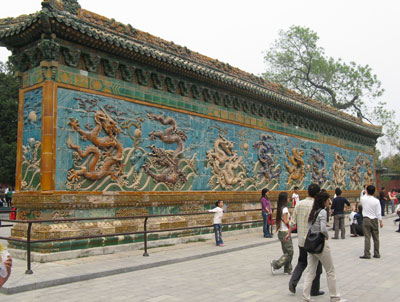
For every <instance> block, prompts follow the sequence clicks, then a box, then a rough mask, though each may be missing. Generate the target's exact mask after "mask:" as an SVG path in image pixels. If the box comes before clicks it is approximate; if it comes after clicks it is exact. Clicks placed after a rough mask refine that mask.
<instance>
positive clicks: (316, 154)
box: [310, 146, 328, 188]
mask: <svg viewBox="0 0 400 302" xmlns="http://www.w3.org/2000/svg"><path fill="white" fill-rule="evenodd" d="M312 151H313V152H312V153H311V156H310V163H311V167H310V169H311V181H312V182H313V183H317V184H319V185H320V186H321V187H322V188H323V187H324V184H325V183H326V182H327V179H328V176H327V171H326V160H325V154H324V153H323V152H322V151H321V150H320V149H319V148H316V147H314V146H313V147H312Z"/></svg>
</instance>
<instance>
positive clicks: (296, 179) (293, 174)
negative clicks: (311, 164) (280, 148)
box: [285, 148, 306, 187]
mask: <svg viewBox="0 0 400 302" xmlns="http://www.w3.org/2000/svg"><path fill="white" fill-rule="evenodd" d="M286 156H287V158H288V160H289V163H291V164H292V165H291V166H290V165H289V164H288V163H287V162H286V163H285V167H286V170H287V172H288V174H289V176H288V180H287V186H288V187H290V185H291V184H292V183H293V184H296V185H298V186H299V187H301V184H302V182H303V180H304V176H305V175H306V170H305V163H304V159H303V156H304V150H298V149H297V148H293V149H292V155H290V154H289V150H288V149H286Z"/></svg>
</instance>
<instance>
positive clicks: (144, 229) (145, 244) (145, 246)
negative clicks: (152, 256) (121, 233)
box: [143, 217, 149, 257]
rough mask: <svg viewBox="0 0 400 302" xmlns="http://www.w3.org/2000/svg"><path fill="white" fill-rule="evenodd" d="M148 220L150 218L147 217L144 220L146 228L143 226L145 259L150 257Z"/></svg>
mask: <svg viewBox="0 0 400 302" xmlns="http://www.w3.org/2000/svg"><path fill="white" fill-rule="evenodd" d="M148 218H149V217H146V218H145V219H144V226H143V235H144V238H143V242H144V253H143V256H145V257H148V256H149V254H148V253H147V219H148Z"/></svg>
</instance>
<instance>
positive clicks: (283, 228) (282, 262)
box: [271, 192, 293, 275]
mask: <svg viewBox="0 0 400 302" xmlns="http://www.w3.org/2000/svg"><path fill="white" fill-rule="evenodd" d="M288 197H289V196H288V194H287V193H286V192H281V193H279V197H278V202H277V209H276V220H275V221H276V231H277V232H278V238H279V241H280V242H281V246H282V252H283V255H282V256H281V257H280V258H279V259H278V260H272V261H271V272H272V274H274V273H275V270H277V269H280V268H281V267H282V266H283V267H284V270H283V272H284V273H285V274H288V275H290V274H291V273H292V259H293V243H292V239H291V238H286V235H287V234H288V231H289V228H288V225H289V220H290V213H289V209H288V208H287V205H288Z"/></svg>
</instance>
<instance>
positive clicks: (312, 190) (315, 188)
mask: <svg viewBox="0 0 400 302" xmlns="http://www.w3.org/2000/svg"><path fill="white" fill-rule="evenodd" d="M319 191H321V188H320V186H319V185H317V184H311V185H309V186H308V196H310V197H315V195H317V194H318V193H319Z"/></svg>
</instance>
